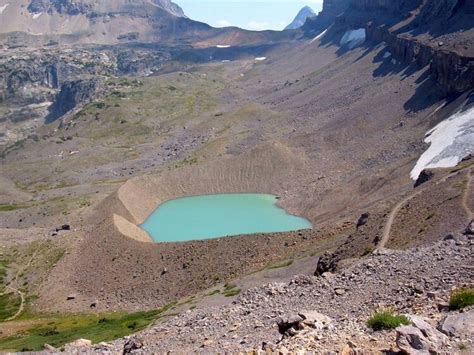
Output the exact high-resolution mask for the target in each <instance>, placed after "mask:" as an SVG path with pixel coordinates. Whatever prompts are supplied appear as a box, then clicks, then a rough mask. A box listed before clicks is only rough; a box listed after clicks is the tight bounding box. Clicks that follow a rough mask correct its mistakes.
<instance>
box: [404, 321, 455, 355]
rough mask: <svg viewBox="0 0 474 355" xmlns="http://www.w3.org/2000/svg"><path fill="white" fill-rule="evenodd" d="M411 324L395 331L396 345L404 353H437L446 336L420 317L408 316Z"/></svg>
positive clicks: (414, 354)
mask: <svg viewBox="0 0 474 355" xmlns="http://www.w3.org/2000/svg"><path fill="white" fill-rule="evenodd" d="M408 317H409V318H410V320H411V325H409V326H401V327H398V328H397V329H396V331H397V340H396V342H397V346H398V347H399V348H400V350H402V351H403V352H404V353H405V354H413V355H421V354H433V353H438V352H439V349H441V348H442V347H443V345H444V344H445V343H446V342H447V340H448V338H447V337H446V335H444V334H442V333H441V332H439V331H438V330H436V328H434V327H433V326H432V325H430V324H429V323H427V322H426V321H425V320H423V319H422V318H421V317H418V316H408Z"/></svg>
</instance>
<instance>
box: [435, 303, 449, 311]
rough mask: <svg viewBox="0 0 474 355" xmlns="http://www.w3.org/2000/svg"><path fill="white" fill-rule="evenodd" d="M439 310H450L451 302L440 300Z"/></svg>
mask: <svg viewBox="0 0 474 355" xmlns="http://www.w3.org/2000/svg"><path fill="white" fill-rule="evenodd" d="M436 306H437V307H438V311H440V312H448V311H449V303H448V302H439V303H438V304H437V305H436Z"/></svg>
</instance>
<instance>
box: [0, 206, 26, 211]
mask: <svg viewBox="0 0 474 355" xmlns="http://www.w3.org/2000/svg"><path fill="white" fill-rule="evenodd" d="M22 208H25V206H20V205H0V212H11V211H16V210H20V209H22Z"/></svg>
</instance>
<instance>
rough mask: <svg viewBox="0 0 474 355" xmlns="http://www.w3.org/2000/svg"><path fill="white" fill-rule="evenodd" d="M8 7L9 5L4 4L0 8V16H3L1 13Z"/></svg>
mask: <svg viewBox="0 0 474 355" xmlns="http://www.w3.org/2000/svg"><path fill="white" fill-rule="evenodd" d="M8 5H10V4H5V5H3V6H0V15H1V14H3V11H5V9H6V8H7V7H8Z"/></svg>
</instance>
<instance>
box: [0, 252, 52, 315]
mask: <svg viewBox="0 0 474 355" xmlns="http://www.w3.org/2000/svg"><path fill="white" fill-rule="evenodd" d="M43 245H44V243H43ZM43 245H40V246H39V247H38V248H37V249H36V250H35V252H34V253H33V255H32V256H31V258H30V259H29V260H28V262H27V263H26V265H25V266H24V267H23V268H21V269H19V270H18V271H17V273H16V274H15V277H14V278H13V280H12V284H13V283H17V282H18V277H19V275H20V274H21V273H23V272H24V271H26V270H27V269H28V268H29V267H30V266H31V264H33V261H34V260H35V259H36V256H37V255H38V251H39V250H40V249H41V247H42V246H43ZM5 288H6V289H7V290H9V291H10V292H3V293H0V296H3V295H5V294H7V293H16V294H18V296H20V306H19V307H18V310H17V311H16V312H15V314H14V315H12V316H11V317H9V318H7V319H5V321H6V322H8V321H12V320H15V319H16V318H17V317H18V316H19V315H20V314H21V313H22V312H23V310H24V309H25V294H24V293H23V292H22V291H20V290H19V289H18V288H15V287H12V286H11V285H8V286H6V287H5Z"/></svg>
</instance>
